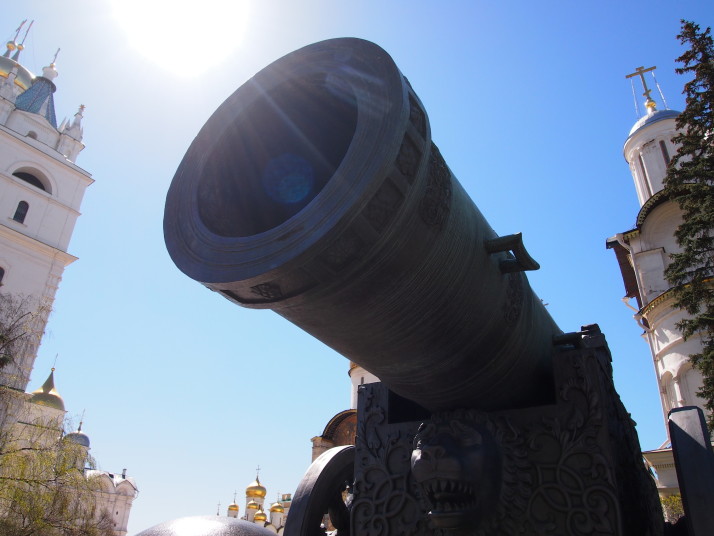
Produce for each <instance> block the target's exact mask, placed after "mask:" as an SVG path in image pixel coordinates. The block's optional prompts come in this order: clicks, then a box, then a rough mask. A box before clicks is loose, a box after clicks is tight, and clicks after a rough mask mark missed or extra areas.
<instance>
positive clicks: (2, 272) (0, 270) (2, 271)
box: [0, 266, 5, 287]
mask: <svg viewBox="0 0 714 536" xmlns="http://www.w3.org/2000/svg"><path fill="white" fill-rule="evenodd" d="M3 277H5V268H3V267H2V266H0V287H2V280H3Z"/></svg>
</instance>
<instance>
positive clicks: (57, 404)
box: [30, 368, 64, 411]
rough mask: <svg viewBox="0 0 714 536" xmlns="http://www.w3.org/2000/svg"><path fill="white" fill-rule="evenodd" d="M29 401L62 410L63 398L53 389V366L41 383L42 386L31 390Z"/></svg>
mask: <svg viewBox="0 0 714 536" xmlns="http://www.w3.org/2000/svg"><path fill="white" fill-rule="evenodd" d="M30 402H32V403H33V404H39V405H40V406H48V407H50V408H54V409H58V410H60V411H64V400H62V397H61V396H60V395H59V393H58V392H57V389H55V369H54V368H53V369H52V371H51V372H50V375H49V376H48V377H47V379H46V380H45V383H43V384H42V387H40V388H39V389H37V390H35V391H32V394H31V396H30Z"/></svg>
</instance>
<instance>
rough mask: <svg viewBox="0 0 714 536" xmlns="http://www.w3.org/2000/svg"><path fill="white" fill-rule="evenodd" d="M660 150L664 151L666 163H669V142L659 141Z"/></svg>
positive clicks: (666, 164)
mask: <svg viewBox="0 0 714 536" xmlns="http://www.w3.org/2000/svg"><path fill="white" fill-rule="evenodd" d="M659 148H660V151H662V158H664V165H665V166H668V165H669V151H667V144H666V143H664V141H660V142H659Z"/></svg>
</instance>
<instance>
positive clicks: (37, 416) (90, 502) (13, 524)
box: [0, 293, 114, 536]
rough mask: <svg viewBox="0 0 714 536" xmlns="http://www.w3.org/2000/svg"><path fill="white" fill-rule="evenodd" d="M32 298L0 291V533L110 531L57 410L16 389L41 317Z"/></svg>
mask: <svg viewBox="0 0 714 536" xmlns="http://www.w3.org/2000/svg"><path fill="white" fill-rule="evenodd" d="M33 303H34V302H33V301H32V300H30V299H29V298H18V297H14V296H10V295H8V294H4V293H0V378H2V382H0V534H2V535H3V536H112V535H113V534H114V533H113V531H112V525H113V523H112V520H111V516H110V515H109V513H108V512H105V511H102V510H101V509H100V508H99V506H98V497H99V494H100V491H101V490H100V482H99V480H98V479H91V478H87V477H86V476H85V466H86V465H87V464H89V465H90V467H91V466H92V465H93V460H92V459H91V457H90V456H89V455H88V451H87V448H86V447H84V446H82V445H80V444H78V443H76V442H73V441H70V440H68V439H66V438H64V437H63V436H64V430H63V422H62V419H63V417H64V412H63V411H62V410H57V409H55V410H53V411H49V412H48V411H47V410H48V409H49V408H43V407H40V406H39V405H38V404H34V403H31V402H29V399H28V396H29V395H27V394H25V393H24V392H22V390H20V389H18V387H17V386H18V385H22V386H23V387H24V384H25V383H26V380H24V379H23V376H24V375H25V374H26V372H25V371H24V369H23V367H24V366H25V364H24V361H25V358H26V357H27V356H28V355H30V353H31V352H34V351H35V350H36V348H37V345H38V344H39V339H40V338H41V335H42V333H41V332H42V328H41V326H43V325H44V318H45V317H46V311H45V309H43V308H42V307H37V306H35V307H33Z"/></svg>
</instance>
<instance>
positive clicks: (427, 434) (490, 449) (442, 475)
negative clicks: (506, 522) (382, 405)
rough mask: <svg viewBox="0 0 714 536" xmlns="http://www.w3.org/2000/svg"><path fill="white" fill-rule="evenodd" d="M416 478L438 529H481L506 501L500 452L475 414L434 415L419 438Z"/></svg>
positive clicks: (413, 462)
mask: <svg viewBox="0 0 714 536" xmlns="http://www.w3.org/2000/svg"><path fill="white" fill-rule="evenodd" d="M411 467H412V475H413V476H414V479H415V480H416V481H417V483H418V484H419V486H420V488H421V491H422V495H423V497H424V499H425V500H426V502H427V503H428V507H429V508H430V510H431V511H430V512H429V518H430V520H431V523H432V526H433V527H434V528H442V529H460V528H476V527H478V526H479V525H481V524H482V522H483V521H484V520H485V519H486V518H487V517H489V516H490V514H492V513H493V512H494V510H495V507H496V505H497V503H498V500H499V496H500V487H501V469H502V461H501V454H500V449H499V447H498V445H497V443H496V440H495V439H494V437H493V434H492V433H491V432H490V431H489V428H488V426H487V423H486V421H485V419H484V418H481V417H480V416H479V414H478V413H477V412H474V411H455V412H449V413H441V414H434V416H433V417H432V419H431V420H430V421H427V422H424V423H422V425H421V426H420V427H419V431H418V432H417V435H416V437H415V438H414V450H413V451H412V459H411Z"/></svg>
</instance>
